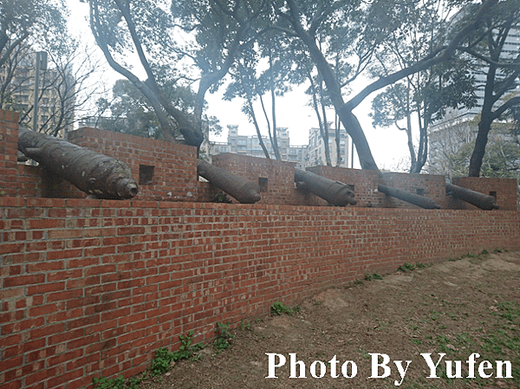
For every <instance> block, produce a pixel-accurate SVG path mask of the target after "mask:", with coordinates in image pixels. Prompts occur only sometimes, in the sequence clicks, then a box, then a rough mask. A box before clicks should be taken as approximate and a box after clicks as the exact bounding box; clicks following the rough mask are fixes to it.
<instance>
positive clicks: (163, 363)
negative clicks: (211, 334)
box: [150, 330, 204, 377]
mask: <svg viewBox="0 0 520 389" xmlns="http://www.w3.org/2000/svg"><path fill="white" fill-rule="evenodd" d="M179 339H180V341H181V343H182V345H181V347H179V350H177V351H174V352H170V351H168V349H166V348H164V347H162V348H160V349H159V350H157V351H156V352H155V357H154V359H153V360H152V367H151V368H150V375H151V376H152V377H154V376H157V375H160V374H163V373H166V372H167V371H168V369H169V368H170V366H171V363H172V362H176V361H180V360H181V359H190V360H196V359H199V358H200V357H199V356H197V355H195V352H196V351H199V350H201V349H203V348H204V346H203V345H202V344H201V343H197V344H193V330H191V331H190V332H188V333H187V334H186V335H179Z"/></svg>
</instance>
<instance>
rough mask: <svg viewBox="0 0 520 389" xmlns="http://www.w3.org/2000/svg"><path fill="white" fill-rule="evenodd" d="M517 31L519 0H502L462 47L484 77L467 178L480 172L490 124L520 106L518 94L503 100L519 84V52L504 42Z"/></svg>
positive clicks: (519, 24) (519, 27)
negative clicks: (508, 48)
mask: <svg viewBox="0 0 520 389" xmlns="http://www.w3.org/2000/svg"><path fill="white" fill-rule="evenodd" d="M519 31H520V1H518V0H510V1H503V2H502V3H501V7H495V9H493V10H491V12H489V13H488V14H487V15H486V18H485V21H484V26H483V27H482V28H480V29H479V30H477V31H475V33H474V34H473V35H472V36H471V37H470V39H468V43H467V45H465V46H464V50H465V51H466V53H468V54H469V55H471V56H472V57H473V58H474V61H476V63H477V64H479V65H480V68H481V72H483V73H484V77H485V81H484V83H483V85H480V86H479V87H482V88H483V89H484V97H483V103H482V110H481V113H480V122H479V125H478V134H477V139H476V140H475V148H474V149H473V153H472V155H471V161H470V166H469V172H468V174H469V176H470V177H478V176H479V175H480V173H481V170H482V163H483V160H484V155H485V152H486V145H487V142H488V136H489V132H490V130H491V127H492V123H493V122H494V121H495V120H497V119H499V118H500V117H501V116H502V115H504V114H505V113H507V112H508V111H509V112H511V113H513V114H514V111H513V110H514V109H515V107H518V106H520V97H519V96H515V97H512V98H509V99H503V98H504V97H505V96H506V95H507V94H508V93H510V92H511V90H513V89H514V88H516V87H517V86H518V78H519V76H520V53H518V52H517V53H512V54H509V53H508V50H507V49H506V47H507V45H506V44H507V37H508V35H509V34H518V32H519Z"/></svg>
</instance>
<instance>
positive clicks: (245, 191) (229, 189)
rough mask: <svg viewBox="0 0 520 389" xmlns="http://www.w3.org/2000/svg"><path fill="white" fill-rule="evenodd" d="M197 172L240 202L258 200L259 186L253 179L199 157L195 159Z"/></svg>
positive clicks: (246, 202) (254, 201)
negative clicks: (247, 178)
mask: <svg viewBox="0 0 520 389" xmlns="http://www.w3.org/2000/svg"><path fill="white" fill-rule="evenodd" d="M197 173H198V174H199V176H201V177H204V178H205V179H206V180H208V181H209V182H210V183H211V184H213V185H215V186H216V187H217V188H219V189H221V190H223V191H224V192H226V193H227V194H229V195H231V196H233V197H234V198H235V199H237V200H238V201H239V202H241V203H245V204H252V203H256V202H257V201H260V198H261V196H260V187H259V186H258V183H256V182H254V181H250V180H246V179H245V178H243V177H240V176H237V175H236V174H233V173H231V172H230V171H227V170H225V169H222V168H219V167H217V166H214V165H212V164H210V163H207V162H204V161H201V160H200V159H199V160H197Z"/></svg>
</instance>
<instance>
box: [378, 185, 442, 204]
mask: <svg viewBox="0 0 520 389" xmlns="http://www.w3.org/2000/svg"><path fill="white" fill-rule="evenodd" d="M377 189H378V190H379V192H382V193H384V194H386V195H388V196H392V197H395V198H397V199H400V200H403V201H406V202H408V203H410V204H414V205H417V206H418V207H421V208H425V209H439V208H440V206H439V205H438V204H437V203H436V202H435V201H433V200H430V199H429V198H427V197H423V196H419V195H416V194H413V193H410V192H406V191H404V190H401V189H397V188H392V187H390V186H386V185H383V184H379V185H378V186H377Z"/></svg>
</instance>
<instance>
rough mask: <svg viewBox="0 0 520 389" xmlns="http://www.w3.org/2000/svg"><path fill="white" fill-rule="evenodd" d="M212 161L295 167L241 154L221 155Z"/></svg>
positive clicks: (282, 162)
mask: <svg viewBox="0 0 520 389" xmlns="http://www.w3.org/2000/svg"><path fill="white" fill-rule="evenodd" d="M212 159H213V161H214V162H216V161H248V162H249V163H257V164H263V165H268V164H271V165H286V166H288V167H293V166H294V165H295V163H294V162H288V161H278V160H276V159H266V158H260V157H253V156H250V155H242V154H234V153H222V154H218V155H215V156H213V157H212Z"/></svg>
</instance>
